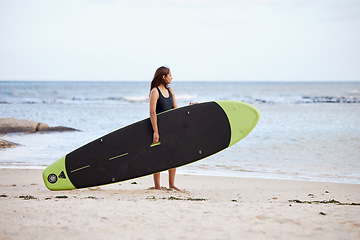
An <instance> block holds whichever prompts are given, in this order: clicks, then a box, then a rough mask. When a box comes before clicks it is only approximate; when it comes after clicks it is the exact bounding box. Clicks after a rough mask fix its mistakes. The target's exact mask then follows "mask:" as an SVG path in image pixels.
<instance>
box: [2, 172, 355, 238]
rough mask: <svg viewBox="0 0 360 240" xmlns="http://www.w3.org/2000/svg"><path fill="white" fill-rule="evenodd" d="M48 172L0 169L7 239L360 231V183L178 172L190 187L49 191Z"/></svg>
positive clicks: (146, 180)
mask: <svg viewBox="0 0 360 240" xmlns="http://www.w3.org/2000/svg"><path fill="white" fill-rule="evenodd" d="M41 173H42V170H41V169H27V170H26V169H4V168H2V169H0V195H1V197H0V204H1V206H2V207H1V209H0V211H1V215H2V216H3V218H1V219H0V238H1V239H25V238H27V239H44V238H49V237H58V236H62V237H71V238H75V239H86V238H92V239H106V238H109V237H116V238H121V239H170V238H172V239H238V238H239V236H241V238H244V239H247V238H251V239H325V238H326V239H359V238H360V219H359V218H358V216H359V213H360V206H359V205H343V204H352V203H354V204H358V203H360V185H359V184H343V183H329V182H311V181H298V180H275V179H257V178H241V177H216V176H199V175H189V174H177V176H176V178H177V179H176V184H177V186H178V187H179V188H180V189H185V191H184V192H177V191H174V190H168V189H164V190H161V191H159V190H152V189H151V187H153V180H152V176H146V177H142V178H138V179H133V180H129V181H125V182H120V183H114V184H110V185H105V186H101V187H96V188H86V189H76V190H68V191H49V190H48V189H46V187H45V185H44V184H43V182H42V176H41ZM167 177H168V175H167V173H166V172H164V173H162V174H161V183H162V186H166V187H167ZM339 203H341V204H339ZM74 236H75V237H74Z"/></svg>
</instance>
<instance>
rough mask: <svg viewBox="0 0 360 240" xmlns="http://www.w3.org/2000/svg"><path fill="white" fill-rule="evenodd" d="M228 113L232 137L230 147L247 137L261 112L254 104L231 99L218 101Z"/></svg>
mask: <svg viewBox="0 0 360 240" xmlns="http://www.w3.org/2000/svg"><path fill="white" fill-rule="evenodd" d="M216 103H217V104H219V105H220V107H221V108H222V109H223V110H224V112H225V113H226V115H227V117H228V120H229V124H230V128H231V139H230V143H229V147H230V146H231V145H234V144H235V143H237V142H238V141H240V140H241V139H243V138H244V137H246V136H247V135H248V134H249V133H250V132H251V131H252V130H253V129H254V128H255V126H256V124H257V123H258V121H259V119H260V112H259V110H257V109H256V108H255V107H254V106H252V105H250V104H247V103H243V102H238V101H231V100H223V101H216Z"/></svg>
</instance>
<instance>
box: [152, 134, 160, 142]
mask: <svg viewBox="0 0 360 240" xmlns="http://www.w3.org/2000/svg"><path fill="white" fill-rule="evenodd" d="M159 139H160V136H159V133H158V132H154V136H153V143H158V142H159Z"/></svg>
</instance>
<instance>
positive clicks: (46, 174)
mask: <svg viewBox="0 0 360 240" xmlns="http://www.w3.org/2000/svg"><path fill="white" fill-rule="evenodd" d="M65 158H66V156H64V157H62V158H60V159H59V160H57V161H56V162H54V163H53V164H51V165H50V166H48V167H47V168H45V170H44V171H43V180H44V183H45V186H46V187H47V188H48V189H49V190H64V189H74V188H75V187H74V185H73V184H72V183H71V181H70V180H69V177H68V175H67V172H66V168H65Z"/></svg>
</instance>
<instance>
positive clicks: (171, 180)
mask: <svg viewBox="0 0 360 240" xmlns="http://www.w3.org/2000/svg"><path fill="white" fill-rule="evenodd" d="M175 174H176V168H173V169H170V170H169V187H170V188H173V189H175V190H176V191H180V189H178V188H177V187H175Z"/></svg>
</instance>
